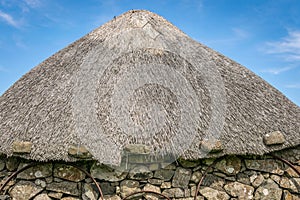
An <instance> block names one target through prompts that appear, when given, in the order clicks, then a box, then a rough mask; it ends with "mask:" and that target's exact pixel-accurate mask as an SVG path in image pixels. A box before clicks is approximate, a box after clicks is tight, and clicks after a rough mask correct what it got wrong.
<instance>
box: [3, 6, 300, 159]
mask: <svg viewBox="0 0 300 200" xmlns="http://www.w3.org/2000/svg"><path fill="white" fill-rule="evenodd" d="M140 66H142V67H144V68H145V69H147V68H146V67H147V66H149V67H150V68H151V70H152V71H151V70H150V71H149V72H151V73H152V72H153V73H154V74H155V73H158V72H159V73H158V74H161V73H163V70H164V67H166V66H167V67H169V68H170V70H171V71H170V72H168V73H173V72H176V73H177V72H178V74H179V75H178V76H176V77H177V78H178V77H183V79H184V80H186V82H187V83H186V87H189V88H183V89H187V91H189V90H188V89H190V90H191V91H192V93H193V94H191V96H189V95H187V94H186V93H185V92H186V91H178V94H185V95H186V96H189V97H184V98H182V99H180V97H178V96H176V95H175V94H176V92H174V91H172V89H170V88H168V87H163V86H162V85H163V84H156V83H152V82H153V81H152V82H151V83H148V84H145V87H144V86H143V87H140V89H136V90H135V93H134V95H135V99H132V100H131V102H135V103H136V105H132V106H135V107H134V108H133V110H132V112H131V115H130V117H131V119H132V120H133V121H135V122H137V123H139V124H140V126H142V127H143V124H142V122H141V121H139V120H141V119H146V118H145V116H142V115H141V114H140V113H139V112H138V111H140V110H142V109H145V107H143V106H145V105H146V107H147V106H148V105H150V104H151V103H155V104H158V105H161V106H162V109H163V110H165V111H166V113H165V116H166V117H165V118H166V119H167V122H166V124H167V125H168V126H163V128H162V129H161V130H160V131H161V132H159V131H158V132H157V133H159V134H157V135H154V136H153V137H152V139H154V141H156V142H157V143H156V144H153V146H152V150H153V151H157V149H160V148H161V149H162V151H165V152H164V153H166V154H167V153H171V152H169V151H171V150H172V149H171V148H169V149H168V148H167V149H164V145H165V144H164V141H163V140H167V141H168V140H169V139H172V137H171V136H174V134H175V135H176V134H178V133H179V132H178V131H177V128H176V127H178V126H179V124H180V123H181V122H182V121H184V120H186V119H188V116H186V117H183V118H182V117H181V118H180V116H181V115H183V112H184V111H185V109H183V108H189V109H191V111H190V112H195V113H191V115H195V116H196V115H197V116H196V117H195V118H194V120H195V121H193V120H192V122H191V124H190V125H188V123H186V125H185V127H180V128H178V129H182V130H187V133H188V134H190V135H191V134H192V135H191V138H192V141H190V143H189V144H188V146H189V149H188V150H186V148H184V147H183V146H184V145H183V144H182V145H183V146H181V144H180V145H177V146H179V147H181V148H182V149H180V150H179V151H178V152H176V155H177V154H178V153H180V152H181V153H183V157H185V158H201V157H209V156H221V155H224V154H257V155H262V154H266V153H269V152H272V151H276V150H280V149H284V148H288V147H295V146H297V145H299V144H300V137H299V136H300V108H299V107H298V106H297V105H295V104H294V103H292V102H291V101H290V100H289V99H287V98H286V97H285V96H284V95H283V94H281V93H280V92H279V91H278V90H276V89H275V88H274V87H272V86H271V85H269V84H268V83H266V82H265V81H264V80H262V79H261V78H260V77H258V76H257V75H255V74H254V73H252V72H251V71H249V70H248V69H246V68H245V67H243V66H241V65H239V64H238V63H236V62H234V61H232V60H230V59H228V58H226V57H224V56H223V55H221V54H219V53H217V52H215V51H213V50H212V49H210V48H208V47H206V46H203V45H202V44H199V43H198V42H196V41H194V40H192V39H190V38H189V37H188V36H187V35H185V34H184V33H182V32H181V31H180V30H178V29H177V28H176V27H174V26H173V25H172V24H170V23H169V22H167V21H166V20H164V19H163V18H161V17H159V16H157V15H155V14H153V13H150V12H148V11H131V12H127V13H125V14H123V15H121V16H119V17H117V18H116V19H114V20H112V21H110V22H108V23H107V24H105V25H103V26H101V27H100V28H98V29H96V30H94V31H93V32H91V33H89V34H88V35H86V36H84V37H83V38H81V39H79V40H78V41H76V42H74V43H73V44H71V45H69V46H68V47H66V48H64V49H62V50H61V51H59V52H57V53H56V54H54V55H53V56H51V57H50V58H48V59H47V60H45V61H44V62H42V63H41V64H39V65H38V66H36V67H35V68H33V69H32V70H31V71H30V72H28V73H27V74H25V75H24V76H23V77H22V78H21V79H20V80H18V81H17V82H16V83H15V84H14V85H13V86H12V87H11V88H9V89H8V90H7V91H6V92H5V93H4V94H3V95H2V96H1V97H0V134H1V135H0V144H1V145H0V151H1V152H2V153H4V154H7V155H9V156H10V155H12V144H13V142H14V141H29V142H32V149H31V152H30V154H28V155H23V156H24V157H26V158H30V159H34V160H43V161H44V160H65V161H72V160H74V159H75V158H72V157H70V156H69V155H68V149H69V147H70V146H72V145H84V146H86V147H87V149H88V150H89V151H90V152H91V154H92V155H93V156H94V158H96V159H98V160H99V161H101V162H102V161H104V162H109V160H111V159H116V160H118V159H120V157H119V156H116V157H113V158H112V157H110V155H114V154H117V153H118V151H120V149H119V148H122V147H124V146H125V145H126V144H130V143H135V142H136V143H144V144H146V145H149V143H148V142H149V138H147V139H145V138H144V139H141V138H140V139H136V138H130V137H132V135H128V133H127V135H126V133H124V134H123V133H122V130H121V129H120V127H117V126H116V124H114V123H115V122H114V121H113V120H114V119H112V115H111V110H110V109H111V108H112V106H111V105H112V102H110V101H111V98H112V96H113V95H114V94H115V93H116V91H114V88H115V87H116V84H118V81H120V79H122V78H123V79H124V80H125V78H124V76H126V73H130V72H132V70H135V69H136V68H139V67H140ZM155 67H158V68H157V69H156V68H155ZM97 70H99V72H98V71H97ZM153 70H154V71H153ZM155 70H157V71H155ZM95 72H97V73H99V74H95ZM85 73H87V74H88V73H92V75H95V76H91V77H88V76H85V75H86V74H85ZM124 74H125V75H124ZM166 75H168V74H167V72H165V74H164V75H163V77H165V78H168V77H166ZM170 75H173V74H170ZM149 76H150V75H149ZM174 77H175V76H174ZM176 77H175V78H176ZM82 78H90V79H91V83H92V84H94V85H92V86H89V85H88V84H87V86H88V87H91V88H94V89H95V94H96V95H95V96H94V97H93V98H92V100H94V101H95V105H94V104H91V105H88V106H87V109H90V107H92V109H93V110H95V113H94V114H95V116H96V117H95V116H94V118H95V120H96V121H95V122H97V123H98V124H97V126H99V127H100V128H99V129H96V130H101V131H102V132H101V133H99V135H100V136H103V135H104V136H105V137H104V138H103V141H100V140H101V139H102V138H101V137H100V136H99V135H97V134H98V133H95V132H88V131H87V133H85V132H82V133H78V130H81V128H82V130H83V131H85V130H87V129H86V128H85V127H79V129H78V127H76V123H77V122H76V120H81V118H80V117H79V118H76V117H77V116H75V119H74V112H75V113H76V112H77V111H76V109H77V107H76V106H75V107H76V108H75V109H74V105H80V102H79V104H77V103H78V101H79V100H82V99H84V98H88V97H89V93H86V94H82V93H84V91H81V90H80V89H84V87H83V86H82V85H81V86H80V84H81V82H80V81H81V80H80V79H82ZM123 79H122V80H123ZM169 79H170V78H169ZM169 79H168V80H167V82H168V83H166V85H168V84H173V83H174V84H175V85H174V88H180V87H182V84H185V83H184V82H180V81H178V82H176V81H175V80H174V81H172V80H169ZM87 80H88V79H87ZM95 81H96V82H95ZM139 81H143V80H142V78H139V77H132V84H133V85H132V87H134V86H135V85H134V84H136V82H139ZM163 81H164V80H158V82H159V83H163ZM181 83H182V84H181ZM78 86H80V87H82V88H79V90H78ZM119 88H122V86H119ZM127 89H128V88H127ZM153 91H154V92H153ZM74 94H75V96H74ZM76 94H80V95H81V94H82V95H83V96H81V97H80V99H77V100H78V101H77V100H76V98H77V97H76ZM84 95H86V96H84ZM93 95H94V93H93ZM124 95H125V94H124ZM151 97H153V99H151ZM195 97H197V99H195ZM74 98H75V100H74ZM185 100H187V101H186V102H187V103H186V105H185V103H183V102H184V101H185ZM191 102H192V103H195V104H194V105H193V104H190V103H191ZM139 103H141V105H140V104H139ZM143 104H144V105H143ZM192 108H195V109H194V110H193V109H192ZM78 109H79V110H78V112H79V111H80V109H82V108H78ZM74 110H75V111H74ZM196 112H198V114H197V113H196ZM199 113H200V114H199ZM82 120H83V121H82V124H83V126H84V123H85V121H84V120H87V121H86V124H88V123H90V122H89V121H88V120H89V119H82ZM218 120H219V121H218ZM83 122H84V123H83ZM218 122H220V123H218ZM222 123H224V126H222ZM220 124H221V125H220ZM209 126H211V127H209ZM219 126H220V127H219ZM129 128H130V127H129ZM125 129H126V128H125ZM126 130H127V129H126ZM128 130H129V129H128ZM123 131H124V130H123ZM176 131H177V132H176ZM272 131H281V132H282V133H283V134H284V136H285V139H286V142H285V143H284V144H282V145H275V146H266V145H264V143H263V136H264V135H265V134H267V133H269V132H272ZM183 133H185V132H184V131H183ZM213 133H215V134H216V135H215V136H216V139H218V140H219V141H221V143H222V146H223V148H224V149H223V151H221V152H219V153H217V154H212V155H211V154H206V153H203V152H201V151H199V144H200V142H201V140H203V139H205V138H208V139H210V137H209V136H208V137H206V135H207V134H213ZM85 134H86V137H84V135H85ZM91 134H94V135H91ZM172 134H173V135H172ZM90 136H91V137H90ZM113 136H114V137H113ZM106 137H107V138H106ZM181 137H182V138H183V139H184V138H186V137H188V136H186V135H182V136H178V138H179V139H181ZM106 140H107V141H108V140H109V141H110V142H111V144H112V145H111V146H109V145H106V146H105V144H106V143H105V141H106ZM175 144H177V143H176V141H175ZM99 150H101V151H99ZM184 150H186V151H185V152H182V151H184ZM116 162H117V161H116Z"/></svg>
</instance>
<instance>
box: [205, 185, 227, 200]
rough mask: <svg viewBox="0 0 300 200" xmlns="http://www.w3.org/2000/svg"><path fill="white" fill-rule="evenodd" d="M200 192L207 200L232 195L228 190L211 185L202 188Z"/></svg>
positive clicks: (221, 199)
mask: <svg viewBox="0 0 300 200" xmlns="http://www.w3.org/2000/svg"><path fill="white" fill-rule="evenodd" d="M199 192H200V194H202V195H203V196H204V197H205V198H206V199H207V200H227V199H229V198H230V196H229V195H228V194H227V193H226V192H223V191H219V190H215V189H212V188H209V187H204V188H202V189H200V190H199Z"/></svg>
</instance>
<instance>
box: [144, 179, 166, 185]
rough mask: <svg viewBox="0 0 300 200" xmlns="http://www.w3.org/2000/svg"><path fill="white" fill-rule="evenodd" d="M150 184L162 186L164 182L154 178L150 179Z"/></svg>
mask: <svg viewBox="0 0 300 200" xmlns="http://www.w3.org/2000/svg"><path fill="white" fill-rule="evenodd" d="M148 182H149V183H150V184H152V185H161V184H163V183H164V181H163V180H161V179H154V178H151V179H148Z"/></svg>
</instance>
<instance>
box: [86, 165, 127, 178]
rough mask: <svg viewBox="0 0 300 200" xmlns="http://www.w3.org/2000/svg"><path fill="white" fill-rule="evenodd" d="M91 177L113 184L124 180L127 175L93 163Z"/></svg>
mask: <svg viewBox="0 0 300 200" xmlns="http://www.w3.org/2000/svg"><path fill="white" fill-rule="evenodd" d="M91 175H92V176H93V177H94V178H97V179H100V180H105V181H111V182H114V181H121V180H124V179H125V178H126V176H127V173H126V172H121V171H117V170H115V169H112V168H110V167H108V166H105V165H100V164H98V163H95V164H94V165H93V166H92V168H91Z"/></svg>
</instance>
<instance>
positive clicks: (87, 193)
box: [82, 183, 102, 200]
mask: <svg viewBox="0 0 300 200" xmlns="http://www.w3.org/2000/svg"><path fill="white" fill-rule="evenodd" d="M101 188H102V187H101ZM82 199H83V200H97V199H98V194H97V192H96V191H95V189H94V188H93V187H92V186H91V185H90V184H86V183H85V184H84V185H83V191H82Z"/></svg>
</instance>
